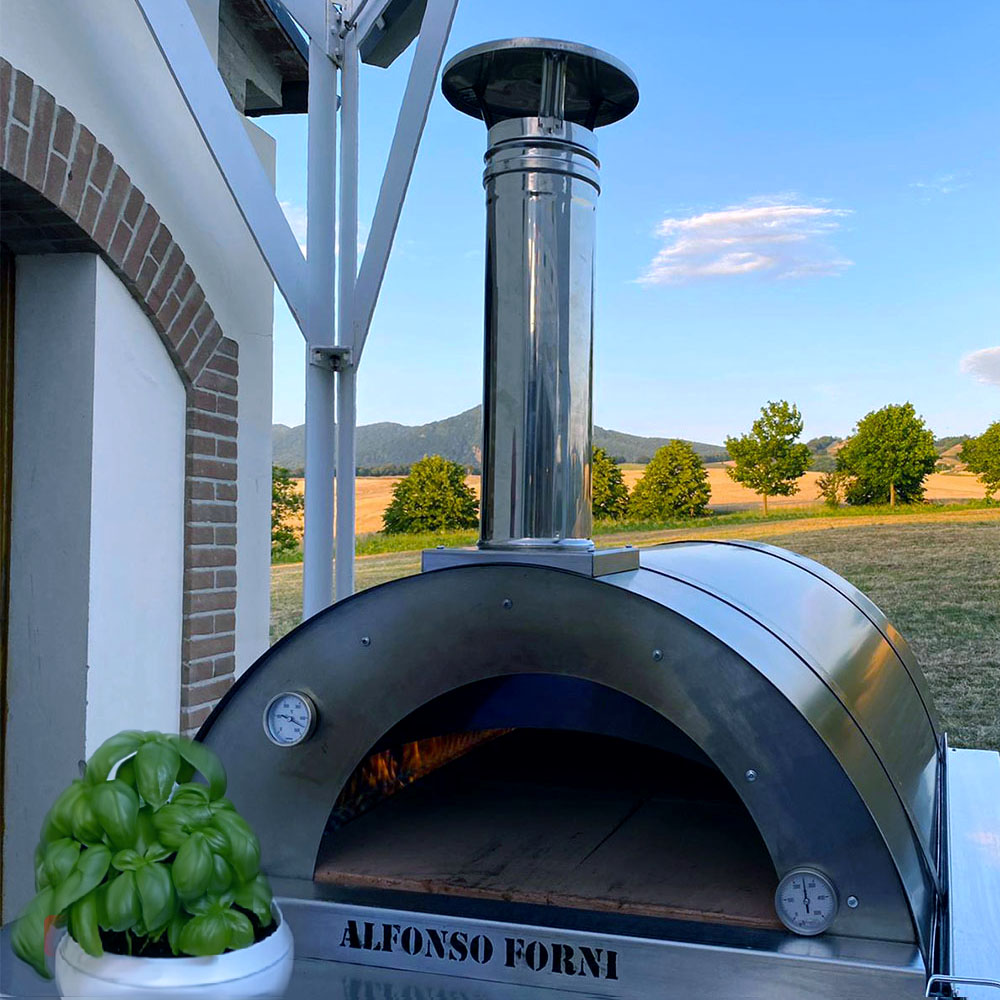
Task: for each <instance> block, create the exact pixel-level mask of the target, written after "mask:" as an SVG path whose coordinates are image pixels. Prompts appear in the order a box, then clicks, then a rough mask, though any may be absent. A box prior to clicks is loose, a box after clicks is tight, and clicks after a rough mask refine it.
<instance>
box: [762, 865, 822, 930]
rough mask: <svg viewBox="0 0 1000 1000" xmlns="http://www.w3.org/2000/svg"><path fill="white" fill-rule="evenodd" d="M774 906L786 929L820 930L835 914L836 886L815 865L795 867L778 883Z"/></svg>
mask: <svg viewBox="0 0 1000 1000" xmlns="http://www.w3.org/2000/svg"><path fill="white" fill-rule="evenodd" d="M774 907H775V909H776V910H777V911H778V916H779V917H780V918H781V922H782V923H783V924H784V925H785V926H786V927H787V928H788V929H789V930H790V931H794V932H795V933H796V934H805V935H807V936H812V935H814V934H822V933H823V932H824V931H826V930H829V928H830V925H831V924H832V923H833V921H834V918H835V917H836V916H837V890H836V889H835V888H834V887H833V883H832V882H831V881H830V880H829V879H828V878H827V877H826V876H825V875H823V874H822V873H820V872H818V871H816V870H815V869H813V868H795V869H793V870H792V871H790V872H789V873H788V874H787V875H786V876H785V877H784V878H783V879H782V880H781V881H780V882H779V883H778V890H777V892H775V894H774Z"/></svg>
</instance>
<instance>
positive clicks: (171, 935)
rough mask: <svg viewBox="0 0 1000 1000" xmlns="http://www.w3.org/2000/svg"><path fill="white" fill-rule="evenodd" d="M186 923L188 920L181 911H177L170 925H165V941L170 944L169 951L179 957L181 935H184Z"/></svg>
mask: <svg viewBox="0 0 1000 1000" xmlns="http://www.w3.org/2000/svg"><path fill="white" fill-rule="evenodd" d="M187 923H188V918H187V917H186V916H185V915H184V913H183V912H182V911H181V910H178V911H177V912H176V913H175V914H174V916H173V918H172V919H171V921H170V923H169V924H167V941H168V943H169V944H170V950H171V951H172V952H173V953H174V954H175V955H179V954H180V952H181V934H183V933H184V928H185V927H186V926H187Z"/></svg>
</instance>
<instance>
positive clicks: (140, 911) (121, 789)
mask: <svg viewBox="0 0 1000 1000" xmlns="http://www.w3.org/2000/svg"><path fill="white" fill-rule="evenodd" d="M115 765H117V771H115V774H114V777H111V773H112V770H113V769H114V768H115ZM196 774H200V776H201V778H202V779H204V780H203V781H196V780H194V779H195V776H196ZM225 791H226V772H225V770H224V768H223V766H222V763H221V761H220V760H219V758H218V757H217V756H216V755H215V754H214V753H213V752H212V751H211V750H209V748H208V747H206V746H205V745H204V744H202V743H195V742H193V741H191V740H188V739H184V738H183V737H180V736H172V735H165V734H163V733H154V732H148V733H143V732H138V731H128V732H123V733H119V734H118V735H117V736H112V737H111V739H109V740H107V741H106V742H105V743H104V744H102V745H101V746H100V747H99V748H98V750H97V751H96V752H95V753H94V755H93V756H92V757H91V758H90V760H89V761H88V763H87V766H86V770H85V773H84V776H83V778H82V779H79V780H77V781H74V782H73V783H72V784H71V785H70V786H69V788H67V789H66V790H65V791H64V792H63V793H62V794H61V795H60V796H59V798H58V799H57V800H56V802H55V805H53V807H52V808H51V810H49V813H48V815H47V816H46V817H45V822H44V823H43V825H42V835H41V840H40V841H39V843H38V847H37V849H36V851H35V889H36V891H37V893H38V894H37V895H36V896H35V898H34V899H33V900H32V901H31V902H30V903H29V904H28V906H27V907H26V908H25V909H24V911H23V913H22V914H21V915H20V917H18V919H17V921H16V922H15V924H14V927H13V929H12V942H13V947H14V952H15V954H17V955H18V957H19V958H22V959H24V961H26V962H28V963H29V964H30V965H32V966H33V967H34V968H35V969H37V970H38V972H39V973H41V974H42V975H43V976H45V977H46V978H48V977H49V976H50V973H49V970H48V968H47V965H46V961H45V935H46V932H47V931H48V928H49V926H50V924H53V923H54V924H56V925H58V926H63V925H68V930H69V933H70V935H71V936H72V937H73V938H74V940H75V941H76V942H77V943H78V944H79V945H80V947H81V948H83V950H84V951H86V952H88V953H89V954H91V955H95V956H99V955H102V954H104V948H105V946H109V945H111V944H114V945H116V947H114V948H113V949H112V948H111V947H109V950H115V951H121V950H122V944H123V943H124V950H125V953H127V954H139V955H141V954H143V952H144V951H150V950H151V951H153V952H154V953H156V954H160V955H166V956H169V955H170V954H173V955H219V954H222V953H223V952H224V951H227V950H229V949H235V948H243V947H246V946H247V945H250V944H253V942H254V940H255V934H256V933H257V932H255V928H254V921H252V920H251V915H253V917H255V918H256V923H257V925H258V927H257V931H258V932H259V931H260V929H262V928H265V927H268V926H269V925H270V924H271V922H272V916H271V888H270V886H269V884H268V882H267V879H266V878H265V876H264V875H262V874H261V872H260V843H259V842H258V840H257V838H256V836H254V833H253V831H252V830H251V829H250V827H249V826H248V824H247V822H246V821H245V820H244V819H243V817H241V816H240V815H239V813H237V812H236V810H235V809H234V808H233V804H232V803H231V802H230V801H229V800H228V799H226V798H225V797H224V796H225ZM263 936H266V935H265V934H259V936H258V938H257V939H259V937H263Z"/></svg>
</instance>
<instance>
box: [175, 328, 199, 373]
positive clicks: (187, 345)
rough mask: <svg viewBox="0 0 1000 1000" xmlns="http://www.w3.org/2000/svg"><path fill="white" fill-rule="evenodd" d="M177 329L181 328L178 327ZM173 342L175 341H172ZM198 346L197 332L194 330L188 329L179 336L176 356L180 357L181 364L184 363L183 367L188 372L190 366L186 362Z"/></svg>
mask: <svg viewBox="0 0 1000 1000" xmlns="http://www.w3.org/2000/svg"><path fill="white" fill-rule="evenodd" d="M178 329H183V328H181V327H179V328H178ZM172 343H175V341H172ZM197 346H198V334H197V333H195V332H194V330H191V329H189V330H188V331H187V333H186V334H185V335H184V336H183V337H182V338H181V342H180V343H179V344H177V357H179V358H180V359H181V364H182V365H184V367H185V369H186V370H187V371H188V372H189V373H190V371H191V367H190V365H189V364H188V362H189V361H190V360H191V355H192V354H194V351H195V348H196V347H197Z"/></svg>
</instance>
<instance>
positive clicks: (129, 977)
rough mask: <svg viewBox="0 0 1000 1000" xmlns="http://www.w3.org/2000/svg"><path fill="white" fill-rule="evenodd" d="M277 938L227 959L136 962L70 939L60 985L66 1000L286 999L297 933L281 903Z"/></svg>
mask: <svg viewBox="0 0 1000 1000" xmlns="http://www.w3.org/2000/svg"><path fill="white" fill-rule="evenodd" d="M272 905H273V907H274V915H275V918H276V919H277V921H278V927H277V929H276V930H275V931H274V933H272V934H270V935H269V936H268V937H266V938H264V940H263V941H258V942H257V943H256V944H252V945H250V947H249V948H240V949H239V950H238V951H231V952H228V953H227V954H225V955H210V956H208V957H206V958H133V957H131V956H129V955H111V954H107V953H105V954H104V955H102V956H101V957H100V958H94V956H93V955H88V954H87V953H86V952H85V951H84V950H83V949H82V948H81V947H80V946H79V945H78V944H77V943H76V942H75V941H74V940H73V939H72V938H71V937H70V936H69V935H68V934H67V935H66V936H65V937H63V939H62V941H60V942H59V947H58V948H57V949H56V961H55V973H56V985H57V986H58V987H59V992H60V994H61V995H62V996H64V997H101V998H103V997H136V998H148V1000H189V998H194V997H197V998H201V1000H204V998H206V997H219V998H222V997H281V996H284V993H285V988H286V987H287V986H288V980H289V979H290V978H291V975H292V962H293V961H294V958H295V950H294V944H293V941H292V932H291V931H290V930H289V928H288V923H287V922H286V921H285V919H284V918H283V917H282V915H281V910H280V909H278V905H277V903H274V904H272Z"/></svg>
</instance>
